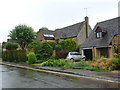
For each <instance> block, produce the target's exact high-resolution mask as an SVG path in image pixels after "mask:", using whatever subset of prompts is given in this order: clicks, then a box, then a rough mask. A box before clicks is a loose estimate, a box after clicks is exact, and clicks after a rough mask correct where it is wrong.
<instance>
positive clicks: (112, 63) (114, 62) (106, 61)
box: [91, 58, 120, 71]
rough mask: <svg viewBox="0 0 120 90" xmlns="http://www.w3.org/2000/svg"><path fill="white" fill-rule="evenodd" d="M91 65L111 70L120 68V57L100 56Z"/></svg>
mask: <svg viewBox="0 0 120 90" xmlns="http://www.w3.org/2000/svg"><path fill="white" fill-rule="evenodd" d="M91 67H93V68H99V69H103V70H110V71H111V70H115V69H120V68H119V67H120V58H100V59H98V60H96V61H95V62H94V63H92V64H91Z"/></svg>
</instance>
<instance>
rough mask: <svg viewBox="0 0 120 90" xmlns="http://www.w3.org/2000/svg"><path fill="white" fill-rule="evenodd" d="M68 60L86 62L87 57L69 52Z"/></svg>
mask: <svg viewBox="0 0 120 90" xmlns="http://www.w3.org/2000/svg"><path fill="white" fill-rule="evenodd" d="M66 59H67V60H71V61H76V60H81V59H82V60H85V55H81V54H79V52H69V53H68V55H67V57H66Z"/></svg>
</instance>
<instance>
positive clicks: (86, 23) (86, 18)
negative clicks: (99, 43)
mask: <svg viewBox="0 0 120 90" xmlns="http://www.w3.org/2000/svg"><path fill="white" fill-rule="evenodd" d="M88 27H89V18H88V17H87V16H86V17H85V28H86V29H85V30H86V39H87V38H88Z"/></svg>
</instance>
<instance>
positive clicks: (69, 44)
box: [62, 39, 77, 52]
mask: <svg viewBox="0 0 120 90" xmlns="http://www.w3.org/2000/svg"><path fill="white" fill-rule="evenodd" d="M62 43H63V45H64V46H63V47H64V49H65V50H69V51H70V52H74V51H76V46H77V43H76V41H75V40H72V39H66V40H63V41H62Z"/></svg>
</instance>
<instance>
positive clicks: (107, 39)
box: [81, 17, 120, 48]
mask: <svg viewBox="0 0 120 90" xmlns="http://www.w3.org/2000/svg"><path fill="white" fill-rule="evenodd" d="M97 27H100V28H101V29H102V31H105V32H106V34H105V36H104V37H102V38H100V39H97V38H96V33H95V31H96V29H97ZM115 35H120V17H117V18H114V19H110V20H106V21H103V22H99V23H97V24H96V26H95V27H94V29H93V30H92V32H91V34H90V36H89V38H88V39H87V40H86V41H85V42H84V43H83V45H82V46H81V48H88V47H108V46H109V45H110V43H111V41H112V39H113V37H114V36H115Z"/></svg>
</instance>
